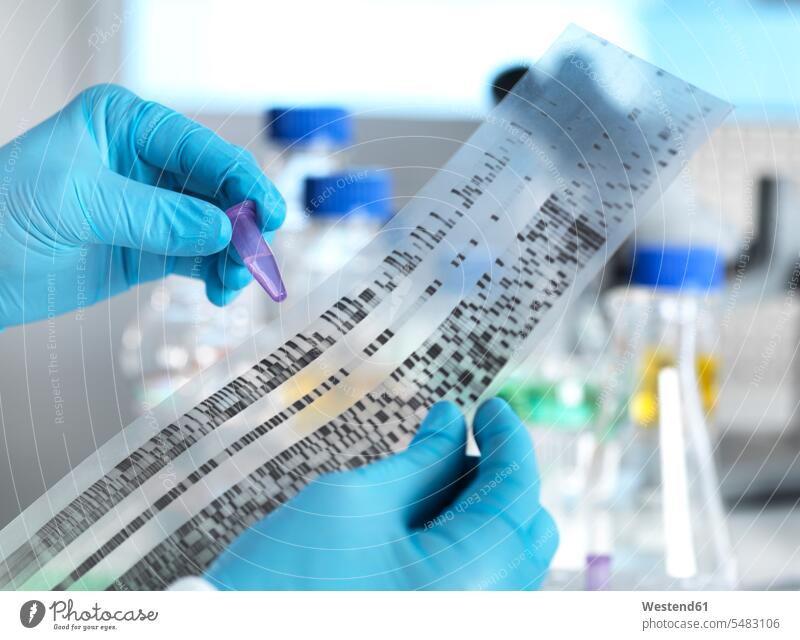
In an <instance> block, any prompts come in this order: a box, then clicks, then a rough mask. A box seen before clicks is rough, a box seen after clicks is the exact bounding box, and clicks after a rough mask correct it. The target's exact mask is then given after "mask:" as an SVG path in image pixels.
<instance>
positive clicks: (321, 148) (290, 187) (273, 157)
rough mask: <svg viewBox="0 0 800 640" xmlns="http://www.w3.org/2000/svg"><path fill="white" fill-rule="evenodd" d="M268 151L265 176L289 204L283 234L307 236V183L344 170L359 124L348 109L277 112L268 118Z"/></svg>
mask: <svg viewBox="0 0 800 640" xmlns="http://www.w3.org/2000/svg"><path fill="white" fill-rule="evenodd" d="M265 119H266V126H265V133H266V138H267V150H266V153H265V156H264V162H263V169H264V173H265V174H266V175H267V176H268V177H269V178H270V179H272V180H273V181H274V183H275V186H276V187H278V190H279V191H280V192H281V194H282V195H283V198H284V200H285V201H286V221H285V222H284V224H283V226H282V229H281V232H280V233H283V232H295V231H299V230H302V229H303V228H304V227H305V226H306V223H307V220H306V217H305V215H304V213H305V212H304V206H303V186H304V181H305V179H306V178H307V177H309V176H323V175H328V174H332V173H335V172H337V171H339V170H341V169H342V168H343V167H344V166H345V164H346V159H345V156H346V153H347V148H348V147H349V146H350V145H351V144H352V143H353V118H352V116H351V114H350V113H349V112H348V111H347V110H346V109H344V108H342V107H337V106H303V107H301V106H298V107H275V108H272V109H269V110H268V111H267V113H266V115H265Z"/></svg>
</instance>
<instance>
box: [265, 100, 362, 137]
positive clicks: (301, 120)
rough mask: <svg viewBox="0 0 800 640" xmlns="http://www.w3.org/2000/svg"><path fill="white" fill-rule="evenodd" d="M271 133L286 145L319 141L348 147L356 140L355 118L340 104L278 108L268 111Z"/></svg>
mask: <svg viewBox="0 0 800 640" xmlns="http://www.w3.org/2000/svg"><path fill="white" fill-rule="evenodd" d="M266 119H267V136H268V137H269V138H270V140H273V141H275V142H278V143H279V144H282V145H296V146H297V145H299V146H305V145H309V144H311V143H316V142H320V141H323V142H327V143H329V144H332V145H335V146H338V147H344V146H346V145H348V144H350V143H351V142H352V141H353V119H352V116H351V115H350V113H349V112H348V111H347V110H346V109H342V108H340V107H276V108H273V109H270V110H269V111H267V113H266Z"/></svg>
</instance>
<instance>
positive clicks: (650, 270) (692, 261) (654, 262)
mask: <svg viewBox="0 0 800 640" xmlns="http://www.w3.org/2000/svg"><path fill="white" fill-rule="evenodd" d="M724 272H725V263H724V260H723V258H722V256H720V255H719V254H718V253H717V251H716V250H715V249H713V248H711V247H704V246H691V245H688V246H669V245H667V246H658V245H645V246H641V247H637V249H636V251H635V253H634V255H633V263H632V264H631V283H632V284H636V285H642V286H647V287H656V288H663V289H688V290H691V291H713V290H717V289H719V288H720V287H721V286H722V283H723V282H724V279H725V273H724Z"/></svg>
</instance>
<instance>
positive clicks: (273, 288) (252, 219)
mask: <svg viewBox="0 0 800 640" xmlns="http://www.w3.org/2000/svg"><path fill="white" fill-rule="evenodd" d="M225 215H227V216H228V219H229V220H230V221H231V226H232V227H233V235H232V237H231V243H232V244H233V246H234V247H235V248H236V251H237V252H238V253H239V257H240V258H241V259H242V262H244V265H245V266H246V267H247V268H248V269H249V270H250V273H252V274H253V277H254V278H255V279H256V282H258V284H260V285H261V286H262V287H263V288H264V291H266V292H267V293H268V294H269V297H270V298H272V299H273V300H274V301H275V302H281V301H282V300H286V295H287V294H286V285H285V284H283V278H281V272H280V270H279V269H278V263H277V261H276V260H275V255H274V254H273V253H272V250H271V249H270V248H269V245H268V244H267V241H266V240H264V235H263V234H262V233H261V229H259V228H258V224H256V203H255V202H253V201H252V200H245V201H244V202H240V203H239V204H235V205H233V206H232V207H231V208H230V209H228V210H227V211H226V212H225Z"/></svg>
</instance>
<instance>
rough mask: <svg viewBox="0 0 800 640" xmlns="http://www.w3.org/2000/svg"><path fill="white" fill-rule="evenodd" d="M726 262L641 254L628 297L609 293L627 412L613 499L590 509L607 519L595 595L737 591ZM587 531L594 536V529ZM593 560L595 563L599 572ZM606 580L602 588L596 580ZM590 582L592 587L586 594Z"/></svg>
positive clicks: (697, 251) (707, 252) (624, 291)
mask: <svg viewBox="0 0 800 640" xmlns="http://www.w3.org/2000/svg"><path fill="white" fill-rule="evenodd" d="M723 284H724V260H723V259H722V257H721V256H720V254H719V252H718V250H717V249H716V248H715V247H711V246H703V245H668V244H657V245H640V246H638V247H636V248H635V251H634V252H633V255H632V258H631V267H630V285H629V286H627V287H621V288H619V289H617V290H615V291H612V292H611V293H610V295H609V297H608V300H607V311H608V315H609V317H610V318H611V319H612V324H613V341H614V352H615V358H616V361H617V362H618V363H620V366H619V367H617V368H616V369H615V370H614V371H615V373H614V375H615V376H617V377H619V378H620V380H617V383H618V384H616V385H613V384H610V383H609V388H612V387H613V388H616V389H618V390H620V391H621V392H622V393H624V394H625V396H626V402H621V403H619V404H618V406H619V407H620V408H619V410H620V412H627V421H626V423H625V425H626V426H625V427H624V428H623V429H622V430H621V433H619V432H618V434H617V438H618V439H619V445H620V446H619V450H620V452H621V455H620V461H619V468H618V471H617V472H616V476H617V477H616V482H615V483H613V484H612V485H609V486H612V487H614V488H613V490H609V491H607V492H606V493H605V494H603V495H599V494H598V495H595V496H594V497H593V499H594V504H593V505H592V509H591V511H592V513H595V514H602V517H603V518H610V522H611V525H610V528H611V531H612V535H611V536H607V537H606V540H605V541H604V542H605V544H604V548H603V549H602V554H603V555H604V556H605V557H604V558H602V560H603V562H602V563H601V564H600V565H598V564H597V550H593V549H589V550H588V552H589V555H588V556H587V571H588V569H589V568H591V569H592V570H596V569H597V567H598V566H602V567H604V571H605V572H606V573H607V575H605V576H601V577H598V576H597V575H594V576H592V580H591V582H592V584H602V585H605V587H604V588H613V589H730V588H734V587H735V585H736V560H735V557H734V554H733V549H732V545H731V542H730V538H729V534H728V529H727V523H726V512H725V509H724V506H723V503H722V499H721V496H720V491H719V483H718V479H717V472H716V468H715V463H714V455H713V452H714V446H713V431H712V430H711V429H710V426H711V425H712V424H713V416H714V405H715V403H716V399H717V389H718V384H719V383H718V375H719V358H718V354H719V352H720V313H719V309H720V293H721V291H722V287H723ZM590 526H591V525H590ZM588 560H592V562H591V563H589V562H588ZM599 578H602V579H599ZM588 582H589V580H588V576H587V583H588Z"/></svg>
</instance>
